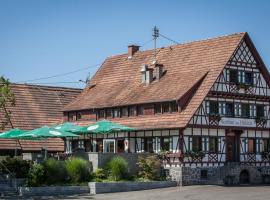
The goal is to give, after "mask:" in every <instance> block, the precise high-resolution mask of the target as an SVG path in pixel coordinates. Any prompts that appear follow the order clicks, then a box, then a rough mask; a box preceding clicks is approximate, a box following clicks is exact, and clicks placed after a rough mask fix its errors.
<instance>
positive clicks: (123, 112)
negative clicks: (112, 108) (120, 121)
mask: <svg viewBox="0 0 270 200" xmlns="http://www.w3.org/2000/svg"><path fill="white" fill-rule="evenodd" d="M127 116H128V108H127V107H123V108H122V109H121V117H127Z"/></svg>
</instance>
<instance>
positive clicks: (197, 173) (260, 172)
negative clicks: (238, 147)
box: [168, 163, 270, 185]
mask: <svg viewBox="0 0 270 200" xmlns="http://www.w3.org/2000/svg"><path fill="white" fill-rule="evenodd" d="M168 170H169V175H170V177H171V180H173V181H177V182H178V184H179V185H197V184H207V185H209V184H213V185H223V184H224V178H226V177H228V176H229V177H231V178H232V179H233V183H234V184H239V183H240V174H241V172H242V171H244V170H245V171H247V172H248V174H249V182H250V184H261V183H263V182H264V180H263V179H264V177H265V176H269V179H270V166H263V167H256V166H251V165H242V164H238V163H237V164H234V163H233V164H227V165H225V166H219V167H218V166H211V167H210V166H209V167H183V166H182V167H170V168H168ZM203 171H206V172H205V173H206V176H204V172H203ZM269 181H270V180H269Z"/></svg>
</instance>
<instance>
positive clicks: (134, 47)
mask: <svg viewBox="0 0 270 200" xmlns="http://www.w3.org/2000/svg"><path fill="white" fill-rule="evenodd" d="M139 49H140V46H137V45H129V46H128V58H129V59H131V58H132V56H133V55H134V54H135V53H136V52H137V51H139Z"/></svg>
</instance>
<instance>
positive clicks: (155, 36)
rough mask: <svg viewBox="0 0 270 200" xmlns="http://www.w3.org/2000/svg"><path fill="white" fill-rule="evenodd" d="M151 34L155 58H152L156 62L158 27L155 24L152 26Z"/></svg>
mask: <svg viewBox="0 0 270 200" xmlns="http://www.w3.org/2000/svg"><path fill="white" fill-rule="evenodd" d="M152 36H153V39H154V45H155V60H154V62H156V60H157V38H158V37H159V29H158V27H156V26H155V27H154V28H153V34H152Z"/></svg>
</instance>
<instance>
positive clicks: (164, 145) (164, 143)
mask: <svg viewBox="0 0 270 200" xmlns="http://www.w3.org/2000/svg"><path fill="white" fill-rule="evenodd" d="M160 143H161V150H162V151H170V138H169V137H162V138H161V139H160Z"/></svg>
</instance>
